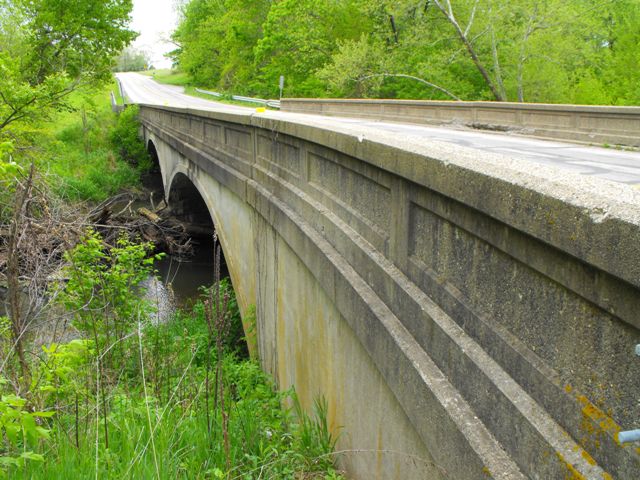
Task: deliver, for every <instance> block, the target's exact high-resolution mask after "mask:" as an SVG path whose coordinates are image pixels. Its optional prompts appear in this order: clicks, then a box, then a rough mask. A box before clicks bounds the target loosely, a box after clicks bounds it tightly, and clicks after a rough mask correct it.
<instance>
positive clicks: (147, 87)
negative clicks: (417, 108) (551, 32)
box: [118, 73, 640, 188]
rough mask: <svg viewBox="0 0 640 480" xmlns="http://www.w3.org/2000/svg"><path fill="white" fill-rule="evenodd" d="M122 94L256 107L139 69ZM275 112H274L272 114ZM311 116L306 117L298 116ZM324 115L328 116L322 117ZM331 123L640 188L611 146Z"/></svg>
mask: <svg viewBox="0 0 640 480" xmlns="http://www.w3.org/2000/svg"><path fill="white" fill-rule="evenodd" d="M118 78H119V79H120V83H121V85H122V88H123V90H124V94H125V95H126V97H127V98H128V99H129V101H131V102H133V103H147V104H153V105H165V106H172V107H188V108H194V109H201V110H221V109H223V110H229V111H241V112H246V111H255V109H253V108H247V107H240V106H235V105H226V104H223V103H220V102H215V101H209V100H205V99H202V98H197V97H192V96H190V95H185V94H184V93H182V92H183V88H182V87H175V86H170V85H161V84H159V83H157V82H155V81H154V80H153V79H152V78H151V77H148V76H144V75H140V74H137V73H119V74H118ZM271 113H274V112H271ZM275 114H276V115H278V116H281V117H282V118H283V119H293V118H295V117H298V118H299V117H300V116H301V115H302V114H294V113H288V112H276V113H275ZM302 116H307V117H308V116H309V115H302ZM323 118H325V119H327V118H328V117H323ZM330 122H331V124H332V126H334V127H335V126H336V125H340V124H343V125H345V127H349V129H350V130H353V129H354V128H357V127H358V126H363V127H367V129H368V130H371V129H380V130H382V131H385V132H386V133H387V134H388V133H398V134H401V135H403V136H408V137H411V138H412V139H413V140H417V141H420V142H424V141H429V140H437V141H439V142H445V143H452V144H455V145H462V146H465V147H468V148H473V149H477V150H483V151H487V152H493V153H499V154H502V155H506V156H508V157H511V158H516V159H517V158H523V159H526V160H528V161H530V162H535V163H541V164H546V165H552V166H554V167H557V168H561V169H566V170H569V171H571V172H573V173H579V174H582V175H589V176H593V177H598V178H604V179H606V180H610V181H614V182H619V183H626V184H629V185H632V186H635V187H636V188H640V153H639V152H637V151H620V150H616V149H613V148H603V147H596V146H583V145H577V144H571V143H563V142H555V141H547V140H538V139H534V138H527V137H522V136H516V135H509V134H504V133H493V132H491V133H486V132H478V131H476V130H469V129H462V128H460V129H457V128H446V127H432V126H421V125H408V124H399V123H387V122H377V121H371V120H362V119H355V118H340V117H331V118H330Z"/></svg>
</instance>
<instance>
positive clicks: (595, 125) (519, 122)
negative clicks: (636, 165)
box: [281, 98, 640, 147]
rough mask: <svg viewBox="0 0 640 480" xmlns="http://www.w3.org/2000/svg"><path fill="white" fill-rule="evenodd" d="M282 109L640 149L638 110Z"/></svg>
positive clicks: (478, 106)
mask: <svg viewBox="0 0 640 480" xmlns="http://www.w3.org/2000/svg"><path fill="white" fill-rule="evenodd" d="M281 108H282V111H285V112H298V113H311V114H320V115H330V116H336V117H355V118H369V119H376V120H385V121H391V122H394V121H395V122H402V123H419V124H425V123H426V124H433V125H447V124H453V125H464V126H467V127H471V128H479V129H483V130H498V131H510V132H513V133H518V134H521V135H532V136H535V137H541V138H554V139H560V140H567V141H573V142H581V143H596V144H603V143H608V144H612V145H616V144H617V145H630V146H636V147H639V146H640V107H612V106H594V105H551V104H540V103H509V102H453V101H429V100H370V99H369V100H367V99H364V100H363V99H334V98H331V99H325V98H283V99H282V101H281Z"/></svg>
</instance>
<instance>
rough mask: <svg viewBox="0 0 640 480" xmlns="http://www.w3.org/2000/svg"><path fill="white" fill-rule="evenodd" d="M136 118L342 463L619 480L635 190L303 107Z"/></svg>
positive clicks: (626, 466) (630, 414) (432, 473)
mask: <svg viewBox="0 0 640 480" xmlns="http://www.w3.org/2000/svg"><path fill="white" fill-rule="evenodd" d="M140 119H141V122H142V125H143V134H144V138H145V140H146V141H147V142H148V146H149V149H150V150H151V151H152V152H153V154H154V155H155V156H157V159H158V161H159V164H160V168H161V171H162V177H163V180H164V185H165V189H166V196H167V198H169V201H170V202H182V203H183V206H185V207H186V210H187V211H190V212H191V213H192V214H194V215H197V214H199V213H205V214H206V213H208V214H209V215H210V216H211V218H212V219H213V222H214V224H215V227H216V229H217V231H218V232H219V236H220V241H221V244H222V248H223V251H224V255H225V258H226V261H227V264H228V267H229V271H230V275H231V279H232V282H233V285H234V288H235V290H236V292H237V296H238V300H239V304H240V306H241V310H242V312H243V316H244V321H245V323H247V324H251V323H253V322H255V329H256V332H257V338H256V345H255V349H254V353H255V354H256V355H257V357H258V358H259V360H260V362H261V364H262V366H263V367H264V369H265V370H267V371H269V372H270V373H272V374H273V375H274V376H275V378H276V380H277V382H278V384H279V386H280V387H281V388H283V389H285V388H288V387H290V386H292V385H293V386H295V388H296V390H297V392H298V394H299V396H300V398H301V401H302V403H303V405H304V406H306V407H307V408H309V409H310V408H311V406H312V404H313V400H314V398H316V397H318V396H320V395H322V396H324V397H325V398H326V399H327V401H328V405H329V419H330V423H331V427H332V428H333V430H334V432H340V437H339V441H338V450H344V451H345V452H344V453H342V454H341V455H340V456H339V459H340V464H341V466H342V467H344V468H345V469H346V470H347V472H348V473H349V475H350V476H351V477H352V478H360V479H451V480H467V479H486V478H496V479H524V478H533V479H543V480H547V479H585V478H587V479H612V478H616V479H631V478H639V476H640V461H639V459H640V455H639V453H640V449H638V448H636V447H637V445H635V446H634V445H621V444H620V442H619V441H618V438H617V433H618V432H619V431H620V430H621V429H623V430H627V429H631V428H638V427H640V424H639V423H638V422H640V415H639V413H640V412H639V408H638V397H639V392H640V388H639V387H640V358H635V357H634V354H633V350H634V347H635V345H636V344H638V343H640V208H639V205H640V194H639V193H640V192H638V191H636V190H634V189H633V188H631V187H629V186H625V185H615V184H613V183H609V182H605V181H597V180H592V179H589V178H586V177H580V176H577V175H574V174H570V173H566V172H562V171H558V170H554V169H553V168H547V167H543V166H539V167H536V168H535V169H533V167H532V164H529V163H527V162H520V161H518V162H516V161H513V160H510V159H508V158H506V157H504V156H500V155H493V154H490V153H486V152H478V151H473V150H469V149H465V148H463V147H454V146H449V147H446V148H445V147H444V146H443V145H441V144H438V143H437V142H435V143H434V144H433V145H430V146H425V145H418V144H411V143H407V142H406V141H404V140H403V139H402V138H398V137H397V136H396V135H393V134H387V135H383V134H381V133H379V132H378V133H375V132H373V131H372V132H371V134H368V133H366V131H365V133H364V134H363V133H362V132H363V131H362V130H358V132H357V133H355V132H349V130H348V129H347V130H345V129H344V128H337V127H332V126H331V124H329V123H327V122H326V121H324V122H320V121H319V120H318V121H316V120H313V119H311V117H304V116H300V120H299V121H293V120H290V119H280V118H278V116H277V115H275V114H269V113H267V114H262V115H261V114H254V113H251V111H249V112H247V111H237V112H236V111H230V112H224V111H218V112H215V111H208V112H207V111H199V110H190V109H185V108H172V107H163V106H151V105H146V106H145V105H143V106H141V110H140ZM203 205H204V206H205V207H203Z"/></svg>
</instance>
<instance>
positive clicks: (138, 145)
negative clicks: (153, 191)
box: [109, 105, 152, 171]
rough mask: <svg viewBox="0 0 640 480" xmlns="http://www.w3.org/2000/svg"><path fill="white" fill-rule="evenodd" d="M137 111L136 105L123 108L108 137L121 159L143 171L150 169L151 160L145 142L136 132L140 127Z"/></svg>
mask: <svg viewBox="0 0 640 480" xmlns="http://www.w3.org/2000/svg"><path fill="white" fill-rule="evenodd" d="M138 112H139V108H138V106H137V105H132V106H129V107H127V108H125V109H124V110H123V111H122V112H121V113H120V115H119V116H118V121H117V123H116V126H115V128H114V129H113V130H112V131H111V135H110V137H109V139H110V140H111V145H112V146H113V148H114V149H115V150H116V151H117V152H118V154H119V155H120V157H121V158H122V159H123V160H126V161H127V162H129V163H131V164H133V165H136V166H138V167H139V168H140V169H141V170H143V171H148V170H150V169H151V165H152V162H151V157H150V156H149V154H148V153H147V149H146V147H145V144H144V142H143V141H142V140H141V139H140V137H139V134H138V132H139V129H140V123H139V122H138Z"/></svg>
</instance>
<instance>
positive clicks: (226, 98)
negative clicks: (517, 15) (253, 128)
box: [140, 69, 273, 110]
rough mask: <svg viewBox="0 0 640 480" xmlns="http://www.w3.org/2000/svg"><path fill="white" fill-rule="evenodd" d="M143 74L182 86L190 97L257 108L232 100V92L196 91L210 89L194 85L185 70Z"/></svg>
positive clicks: (253, 105)
mask: <svg viewBox="0 0 640 480" xmlns="http://www.w3.org/2000/svg"><path fill="white" fill-rule="evenodd" d="M140 73H142V74H144V75H147V76H150V77H153V79H154V80H155V81H156V82H158V83H162V84H165V85H175V86H180V87H184V93H185V94H187V95H191V96H192V97H197V98H203V99H205V100H211V101H213V102H219V103H225V104H227V105H237V106H239V107H248V108H259V107H260V105H258V104H256V103H251V102H242V101H239V100H233V99H232V98H231V95H232V94H233V92H232V93H229V94H226V93H224V92H220V93H222V95H223V96H222V97H214V96H213V95H207V94H206V93H200V92H198V91H196V88H200V89H203V90H211V89H210V88H208V87H207V86H206V85H196V84H195V83H194V81H193V78H191V75H189V74H188V73H186V72H181V71H179V70H171V69H160V70H148V71H146V72H140ZM264 108H266V109H267V110H273V109H272V108H271V107H266V106H265V107H264Z"/></svg>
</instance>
